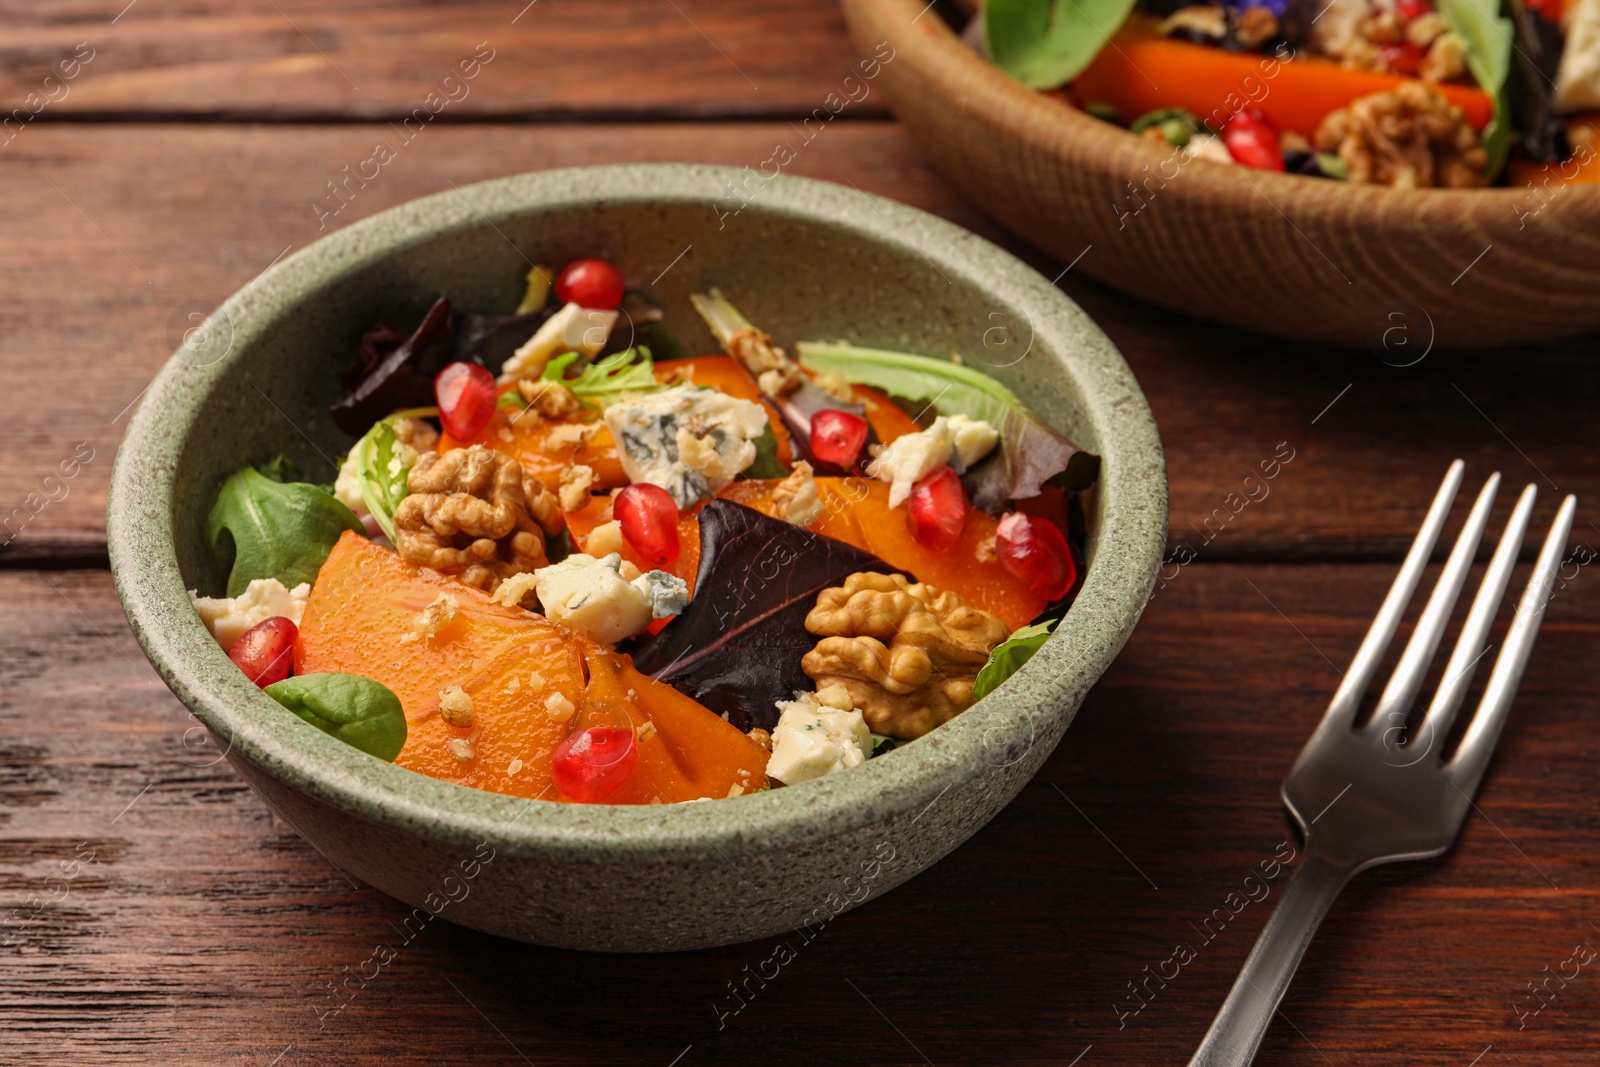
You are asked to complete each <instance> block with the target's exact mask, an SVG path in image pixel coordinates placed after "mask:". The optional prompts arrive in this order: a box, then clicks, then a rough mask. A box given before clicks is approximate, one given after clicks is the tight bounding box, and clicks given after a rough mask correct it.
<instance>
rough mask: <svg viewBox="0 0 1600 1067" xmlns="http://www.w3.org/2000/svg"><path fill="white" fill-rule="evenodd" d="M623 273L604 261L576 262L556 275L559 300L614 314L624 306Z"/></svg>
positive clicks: (581, 260) (576, 260)
mask: <svg viewBox="0 0 1600 1067" xmlns="http://www.w3.org/2000/svg"><path fill="white" fill-rule="evenodd" d="M623 287H624V283H623V280H622V272H621V271H620V270H618V269H617V268H615V267H613V266H612V265H611V264H609V263H607V262H606V261H605V260H603V259H575V260H573V261H572V262H571V263H568V264H567V265H566V266H565V267H562V268H561V270H560V272H559V273H558V274H556V299H557V300H559V301H561V302H562V303H563V304H577V305H578V306H579V307H586V308H599V309H600V310H602V311H610V310H611V309H612V308H614V307H616V306H617V305H618V304H620V303H622V290H623Z"/></svg>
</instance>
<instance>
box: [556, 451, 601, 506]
mask: <svg viewBox="0 0 1600 1067" xmlns="http://www.w3.org/2000/svg"><path fill="white" fill-rule="evenodd" d="M593 484H594V468H593V467H590V466H587V465H585V464H582V463H574V464H572V465H570V466H568V467H565V468H563V469H562V471H561V510H563V511H582V510H583V509H584V507H586V506H587V505H588V503H589V487H590V486H591V485H593Z"/></svg>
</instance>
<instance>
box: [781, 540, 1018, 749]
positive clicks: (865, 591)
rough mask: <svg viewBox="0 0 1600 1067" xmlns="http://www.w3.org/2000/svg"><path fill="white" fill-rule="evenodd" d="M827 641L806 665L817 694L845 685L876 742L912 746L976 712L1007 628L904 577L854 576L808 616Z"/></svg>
mask: <svg viewBox="0 0 1600 1067" xmlns="http://www.w3.org/2000/svg"><path fill="white" fill-rule="evenodd" d="M806 629H807V630H809V631H810V632H811V633H813V634H816V635H817V636H818V637H821V638H822V640H821V641H818V642H817V646H816V647H815V648H813V649H812V650H811V651H810V652H807V653H806V654H805V657H804V658H803V659H802V660H801V661H800V666H801V669H802V670H804V671H805V672H806V674H807V676H809V677H810V678H811V679H812V680H813V681H815V682H816V683H817V688H818V689H819V690H821V689H823V688H824V687H826V686H830V685H842V686H844V687H845V688H846V689H847V690H849V692H850V696H851V699H852V700H854V701H855V705H856V707H858V708H860V709H861V712H862V714H863V715H864V716H865V717H866V720H867V725H868V726H870V727H871V728H872V732H873V733H877V734H887V735H888V736H890V737H899V738H906V739H910V738H916V737H921V736H922V735H923V734H925V733H927V732H928V731H929V730H932V729H933V728H934V727H935V726H938V725H940V724H941V723H945V722H948V721H949V720H951V719H953V718H955V716H956V715H958V714H960V713H961V712H962V711H965V710H966V709H967V708H968V707H970V706H971V705H972V686H973V683H974V682H975V681H976V680H977V677H978V671H979V670H980V669H982V667H983V665H984V664H985V663H987V662H988V661H989V652H990V650H992V649H993V648H994V646H996V645H998V644H999V643H1000V642H1002V641H1004V640H1005V639H1006V638H1007V637H1009V636H1010V634H1011V630H1010V628H1009V627H1007V626H1006V624H1005V623H1004V622H1002V621H1000V620H999V619H998V618H996V617H995V616H993V615H991V614H989V613H988V612H986V611H979V610H977V609H976V608H969V607H967V605H966V602H965V601H963V600H962V599H961V598H960V597H959V596H956V595H955V594H954V593H946V592H941V591H940V590H938V589H935V588H933V587H932V586H929V585H920V584H917V585H913V584H912V583H911V582H909V581H907V580H906V578H905V577H904V576H903V575H899V574H873V573H865V572H864V573H860V574H852V575H850V577H848V578H846V579H845V582H844V585H843V586H838V587H835V588H832V589H824V590H823V591H822V593H821V595H819V596H818V597H817V606H816V607H814V608H812V609H811V612H810V614H808V615H807V616H806Z"/></svg>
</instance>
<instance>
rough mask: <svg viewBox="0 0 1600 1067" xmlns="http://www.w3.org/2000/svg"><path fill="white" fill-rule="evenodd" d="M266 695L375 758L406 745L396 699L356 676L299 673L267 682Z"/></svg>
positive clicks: (401, 711)
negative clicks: (278, 680) (268, 683)
mask: <svg viewBox="0 0 1600 1067" xmlns="http://www.w3.org/2000/svg"><path fill="white" fill-rule="evenodd" d="M263 691H264V692H265V693H266V694H267V695H268V696H270V697H271V698H272V699H273V700H276V701H277V702H278V703H280V704H282V705H283V706H284V707H286V708H288V709H289V710H290V711H292V712H294V713H295V714H296V715H298V716H300V718H302V719H304V720H305V721H306V722H308V723H310V724H311V725H312V726H315V727H316V728H317V729H319V730H321V731H322V732H323V733H325V734H331V735H332V736H334V737H337V738H338V739H339V740H341V741H343V742H344V743H345V744H347V745H353V746H355V747H356V748H359V749H360V750H361V751H363V752H365V753H367V754H368V755H371V756H377V757H378V758H379V759H381V760H388V761H390V762H393V761H394V758H395V757H396V756H398V755H399V754H400V750H401V749H402V748H404V747H405V743H406V714H405V710H404V709H403V708H401V706H400V698H399V697H397V696H395V695H394V691H393V690H391V689H389V687H388V686H385V685H383V684H382V683H381V682H375V681H373V680H372V679H371V678H363V677H361V675H359V674H302V675H300V676H299V677H296V678H285V679H284V680H283V681H281V682H273V683H272V684H271V685H269V686H267V688H266V689H265V690H263Z"/></svg>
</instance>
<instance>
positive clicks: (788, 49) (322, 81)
mask: <svg viewBox="0 0 1600 1067" xmlns="http://www.w3.org/2000/svg"><path fill="white" fill-rule="evenodd" d="M125 9H126V10H125ZM119 12H124V13H123V14H122V15H121V17H117V16H118V13H119ZM0 20H3V21H4V23H5V25H6V40H5V42H4V44H3V45H0V100H4V101H7V103H6V110H8V111H9V110H10V109H12V108H14V107H18V106H22V107H24V108H25V110H24V112H23V115H22V116H20V118H23V119H26V116H27V115H28V114H29V113H30V112H33V111H37V112H38V116H39V117H38V118H37V119H35V120H32V124H34V125H37V124H39V123H42V122H45V121H49V120H52V119H59V118H62V117H67V116H86V115H87V116H96V117H108V116H114V115H137V116H150V115H168V116H171V115H176V116H190V117H194V116H210V117H227V118H233V119H242V118H249V119H266V120H284V119H300V118H308V117H316V118H326V119H334V120H338V121H346V120H349V119H351V118H365V119H376V118H392V119H400V118H403V117H405V116H408V115H411V114H412V113H413V111H414V109H416V108H421V107H424V106H425V101H426V100H427V98H428V96H429V94H430V93H432V94H437V97H438V99H439V100H444V101H446V102H445V103H443V104H442V105H441V104H439V103H434V104H428V105H426V106H428V107H429V109H430V110H436V111H437V115H438V118H437V119H435V120H432V121H438V122H451V121H458V120H460V119H463V118H482V117H484V116H497V117H502V118H505V117H517V118H528V117H546V118H548V117H569V116H577V115H583V116H587V117H591V118H593V117H598V116H605V115H611V116H631V117H645V116H666V115H671V116H677V117H714V116H723V117H727V116H740V117H754V116H769V117H773V116H783V117H786V118H787V117H795V116H800V115H807V114H810V113H811V111H812V109H813V108H817V107H821V106H822V105H823V100H824V99H825V98H826V97H827V95H828V94H829V93H831V92H836V91H839V89H840V85H841V83H842V81H843V79H844V78H845V77H847V76H849V75H850V74H851V73H852V72H853V71H854V69H855V64H856V62H857V57H856V54H855V51H854V49H852V48H851V46H850V42H849V39H848V38H847V37H846V35H845V32H844V21H843V18H842V16H841V15H840V12H839V9H838V8H837V7H836V6H835V5H833V4H826V3H817V2H815V0H534V2H533V3H529V2H528V0H506V2H504V3H497V4H487V3H451V4H434V3H426V2H421V0H363V2H359V3H352V4H339V5H329V4H322V3H316V2H314V0H252V2H250V3H245V4H238V3H226V2H221V0H195V2H189V3H185V4H183V5H182V6H181V7H178V8H177V9H174V7H173V6H172V5H164V4H162V3H161V2H160V0H142V2H138V0H136V4H129V3H128V0H76V2H73V3H70V4H51V5H48V6H41V5H38V4H26V3H21V2H15V0H13V2H8V3H5V4H0ZM113 20H115V21H113ZM779 40H781V41H782V42H783V47H782V48H774V47H773V42H774V41H779ZM80 46H81V47H80ZM63 61H66V62H67V63H68V66H66V67H61V66H60V64H61V63H62V62H63ZM463 62H466V63H467V64H468V65H467V67H465V68H462V67H461V64H462V63H463ZM463 72H465V73H470V74H472V75H473V76H472V77H471V78H468V79H462V78H461V77H460V75H461V74H462V73H463ZM64 73H70V74H74V75H75V76H73V77H71V78H67V79H63V78H62V77H61V75H62V74H64ZM51 75H54V76H55V78H56V80H55V81H53V82H50V83H46V82H45V78H46V77H48V76H51ZM452 75H454V76H455V78H456V80H455V81H453V82H450V83H446V82H445V79H446V78H447V77H451V76H452ZM869 90H870V86H869ZM853 91H854V92H855V93H856V94H859V93H860V90H859V89H855V90H853ZM29 93H39V94H40V100H42V101H43V103H39V102H25V101H26V98H27V94H29ZM886 113H887V112H886V110H885V107H884V105H883V104H882V102H881V99H880V98H878V97H876V96H873V95H870V91H869V95H867V96H866V97H864V98H861V99H859V100H858V102H856V103H853V104H851V105H850V107H849V109H848V112H847V114H848V115H849V116H850V117H852V118H854V117H859V116H862V115H869V116H877V117H882V116H883V115H884V114H886ZM4 139H6V138H5V137H4V135H0V140H4Z"/></svg>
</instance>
